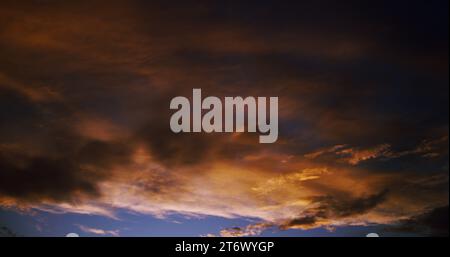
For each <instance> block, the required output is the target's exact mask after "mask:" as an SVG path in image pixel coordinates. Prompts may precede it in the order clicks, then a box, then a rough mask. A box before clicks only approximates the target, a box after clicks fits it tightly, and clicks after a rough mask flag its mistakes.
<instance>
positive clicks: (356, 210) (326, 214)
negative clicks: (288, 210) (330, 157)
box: [280, 190, 388, 229]
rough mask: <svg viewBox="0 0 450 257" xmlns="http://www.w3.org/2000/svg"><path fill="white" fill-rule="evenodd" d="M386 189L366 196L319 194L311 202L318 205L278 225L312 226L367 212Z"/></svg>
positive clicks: (377, 203) (283, 226)
mask: <svg viewBox="0 0 450 257" xmlns="http://www.w3.org/2000/svg"><path fill="white" fill-rule="evenodd" d="M387 194H388V190H384V191H381V192H379V193H376V194H373V195H369V196H366V197H359V198H351V197H348V196H331V195H327V196H319V197H316V198H315V199H314V200H313V202H315V203H318V204H319V206H318V207H315V208H311V209H308V210H306V211H305V212H304V213H303V214H302V216H301V217H298V218H295V219H292V220H289V221H287V222H284V223H283V224H281V225H280V228H281V229H289V228H295V227H300V228H301V227H303V228H308V227H313V226H316V225H317V224H316V223H317V222H319V221H320V220H323V219H325V220H326V219H331V220H333V219H338V218H345V217H352V216H357V215H361V214H364V213H367V212H369V211H370V210H372V209H373V208H375V207H376V206H377V205H379V204H381V203H383V202H384V201H385V200H386V198H387Z"/></svg>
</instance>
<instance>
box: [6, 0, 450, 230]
mask: <svg viewBox="0 0 450 257" xmlns="http://www.w3.org/2000/svg"><path fill="white" fill-rule="evenodd" d="M448 5H449V3H448V1H447V0H442V1H439V0H436V1H433V0H432V1H403V0H399V1H320V0H319V1H291V2H287V1H52V0H40V1H38V0H36V1H9V0H2V1H1V2H0V235H18V236H64V235H65V234H67V233H69V232H75V233H78V234H80V235H81V236H364V235H365V234H367V233H369V232H377V233H379V234H381V235H391V236H398V235H404V236H435V235H447V236H448V204H449V182H448V176H449V153H448V150H449V142H448V132H449V127H448V123H449V118H448V115H449V111H448V110H449V60H448V56H449V51H448V43H449V42H448V41H449V33H448V30H449V15H448V12H449V11H448V9H449V6H448ZM193 88H201V89H202V94H203V95H205V96H218V97H224V96H242V97H245V96H255V97H256V96H267V97H270V96H278V97H279V136H278V140H277V141H276V143H273V144H260V143H259V141H258V137H259V134H258V133H180V134H175V133H173V132H172V131H171V130H170V126H169V119H170V116H171V114H172V113H173V110H170V109H169V103H170V100H171V99H172V98H173V97H176V96H186V97H191V96H192V89H193Z"/></svg>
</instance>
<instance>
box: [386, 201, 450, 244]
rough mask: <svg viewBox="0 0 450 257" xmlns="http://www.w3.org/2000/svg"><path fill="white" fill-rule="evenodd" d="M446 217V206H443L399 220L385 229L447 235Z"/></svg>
mask: <svg viewBox="0 0 450 257" xmlns="http://www.w3.org/2000/svg"><path fill="white" fill-rule="evenodd" d="M448 217H449V216H448V206H443V207H439V208H435V209H433V210H430V211H428V212H425V213H423V214H421V215H417V216H414V217H411V218H410V219H407V220H404V221H401V222H399V224H398V225H393V226H391V227H390V228H387V230H388V231H395V232H407V233H418V234H421V235H423V236H442V237H448Z"/></svg>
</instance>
